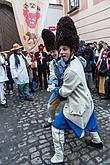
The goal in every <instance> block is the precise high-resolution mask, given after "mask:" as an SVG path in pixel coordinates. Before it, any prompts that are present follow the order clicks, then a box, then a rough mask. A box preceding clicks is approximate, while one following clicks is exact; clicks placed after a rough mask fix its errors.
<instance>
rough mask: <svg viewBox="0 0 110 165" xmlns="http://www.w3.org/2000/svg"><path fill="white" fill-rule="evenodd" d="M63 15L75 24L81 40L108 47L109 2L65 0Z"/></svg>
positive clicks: (109, 25)
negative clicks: (101, 42) (99, 43)
mask: <svg viewBox="0 0 110 165" xmlns="http://www.w3.org/2000/svg"><path fill="white" fill-rule="evenodd" d="M63 2H64V15H69V16H70V17H71V18H72V19H73V20H74V21H75V24H76V27H77V30H78V33H79V36H80V39H81V40H85V41H86V42H93V41H97V42H99V41H100V40H103V41H105V42H107V43H108V44H109V45H110V14H109V13H110V0H84V1H83V0H65V1H63Z"/></svg>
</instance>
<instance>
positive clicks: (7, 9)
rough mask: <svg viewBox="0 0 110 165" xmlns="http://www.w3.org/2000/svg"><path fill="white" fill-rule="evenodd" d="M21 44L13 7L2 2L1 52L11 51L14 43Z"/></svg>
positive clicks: (0, 3) (0, 19)
mask: <svg viewBox="0 0 110 165" xmlns="http://www.w3.org/2000/svg"><path fill="white" fill-rule="evenodd" d="M15 42H18V43H19V44H21V41H20V37H19V34H18V30H17V26H16V22H15V18H14V14H13V9H12V7H11V5H8V4H5V3H3V2H0V51H4V50H9V49H11V47H12V45H13V43H15Z"/></svg>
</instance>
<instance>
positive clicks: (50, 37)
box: [42, 29, 56, 52]
mask: <svg viewBox="0 0 110 165" xmlns="http://www.w3.org/2000/svg"><path fill="white" fill-rule="evenodd" d="M42 39H43V41H44V44H45V47H46V49H47V51H48V52H49V51H51V50H56V46H55V35H54V33H53V32H51V31H50V30H48V29H43V30H42Z"/></svg>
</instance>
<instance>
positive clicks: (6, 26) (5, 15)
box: [0, 0, 63, 51]
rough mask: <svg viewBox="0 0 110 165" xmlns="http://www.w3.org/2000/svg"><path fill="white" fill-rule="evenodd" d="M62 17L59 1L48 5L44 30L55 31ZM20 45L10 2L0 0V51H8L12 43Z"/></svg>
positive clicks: (61, 7)
mask: <svg viewBox="0 0 110 165" xmlns="http://www.w3.org/2000/svg"><path fill="white" fill-rule="evenodd" d="M62 15H63V6H62V1H61V0H56V1H55V4H50V5H49V8H48V11H47V18H46V22H45V28H50V30H53V31H55V29H56V24H57V22H58V20H59V18H60V17H62ZM15 42H17V43H19V44H21V41H20V37H19V34H18V30H17V26H16V21H15V18H14V14H13V9H12V0H0V51H4V50H9V49H11V48H12V45H13V43H15Z"/></svg>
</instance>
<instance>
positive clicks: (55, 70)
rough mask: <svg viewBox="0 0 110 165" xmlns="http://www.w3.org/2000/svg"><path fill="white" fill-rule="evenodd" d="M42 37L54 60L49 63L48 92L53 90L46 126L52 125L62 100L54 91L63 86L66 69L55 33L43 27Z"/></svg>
mask: <svg viewBox="0 0 110 165" xmlns="http://www.w3.org/2000/svg"><path fill="white" fill-rule="evenodd" d="M42 38H43V41H44V44H45V47H46V50H47V51H48V52H49V53H50V55H51V56H52V58H53V59H52V61H51V62H50V63H49V70H50V76H49V81H48V89H47V91H48V92H51V93H52V94H51V96H50V99H49V100H48V112H49V118H48V122H47V123H45V125H44V127H45V128H47V127H50V126H51V123H52V121H53V120H54V118H55V110H56V107H57V106H58V105H59V103H60V101H61V100H62V99H63V98H62V97H61V96H58V95H56V94H55V92H53V90H54V88H55V87H61V86H62V84H63V75H64V71H65V67H66V65H65V62H64V61H63V60H62V59H61V58H60V57H59V55H58V51H57V49H56V45H55V35H54V33H53V32H51V31H50V30H48V29H43V31H42Z"/></svg>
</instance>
